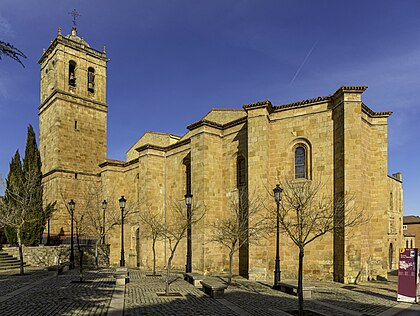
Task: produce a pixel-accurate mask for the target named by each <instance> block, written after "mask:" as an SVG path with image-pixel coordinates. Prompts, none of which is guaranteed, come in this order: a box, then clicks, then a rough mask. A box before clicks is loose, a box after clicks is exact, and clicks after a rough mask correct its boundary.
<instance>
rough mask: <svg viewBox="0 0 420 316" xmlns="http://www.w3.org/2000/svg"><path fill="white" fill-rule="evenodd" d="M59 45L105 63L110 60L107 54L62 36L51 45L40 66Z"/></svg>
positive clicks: (41, 59) (40, 60)
mask: <svg viewBox="0 0 420 316" xmlns="http://www.w3.org/2000/svg"><path fill="white" fill-rule="evenodd" d="M58 44H63V45H65V46H69V47H71V48H73V49H76V50H78V51H83V52H87V53H88V54H90V55H92V56H94V57H96V58H99V59H102V60H103V61H105V62H107V61H109V58H107V57H106V53H104V52H100V51H98V50H96V49H94V48H91V47H88V46H86V45H84V44H81V43H78V42H75V41H72V40H71V39H68V38H65V37H63V36H62V35H58V36H57V38H56V39H55V40H54V41H53V42H52V43H51V45H50V47H48V49H47V50H46V51H45V52H44V53H43V54H42V56H41V58H40V59H39V61H38V64H41V63H43V62H44V60H45V59H46V58H47V57H48V55H49V54H50V53H51V52H52V51H53V50H54V49H55V47H56V46H57V45H58Z"/></svg>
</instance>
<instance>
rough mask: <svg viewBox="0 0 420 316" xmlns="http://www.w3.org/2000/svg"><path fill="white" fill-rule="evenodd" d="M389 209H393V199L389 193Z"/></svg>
mask: <svg viewBox="0 0 420 316" xmlns="http://www.w3.org/2000/svg"><path fill="white" fill-rule="evenodd" d="M389 209H390V210H391V211H392V210H393V209H394V197H393V196H392V192H389Z"/></svg>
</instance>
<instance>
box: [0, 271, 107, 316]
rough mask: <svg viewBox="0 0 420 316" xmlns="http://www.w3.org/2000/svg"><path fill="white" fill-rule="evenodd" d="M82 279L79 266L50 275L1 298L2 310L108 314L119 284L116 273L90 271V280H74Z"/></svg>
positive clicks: (10, 313) (0, 305)
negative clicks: (31, 285)
mask: <svg viewBox="0 0 420 316" xmlns="http://www.w3.org/2000/svg"><path fill="white" fill-rule="evenodd" d="M15 278H19V277H15ZM78 279H79V274H78V271H76V270H71V271H69V272H66V273H65V274H62V275H60V276H57V277H53V278H46V279H44V280H45V281H44V282H39V283H38V284H36V286H33V287H31V288H29V289H28V290H27V291H23V292H21V293H19V294H18V295H15V296H13V297H11V298H10V299H8V300H6V301H3V302H1V303H0V311H1V314H2V315H51V316H52V315H63V316H64V315H106V313H107V309H108V305H109V302H110V300H111V297H112V293H113V290H114V284H115V281H114V279H113V277H112V274H111V273H107V272H102V273H99V272H86V273H85V280H89V281H91V282H90V283H72V281H76V280H78ZM9 294H10V293H9Z"/></svg>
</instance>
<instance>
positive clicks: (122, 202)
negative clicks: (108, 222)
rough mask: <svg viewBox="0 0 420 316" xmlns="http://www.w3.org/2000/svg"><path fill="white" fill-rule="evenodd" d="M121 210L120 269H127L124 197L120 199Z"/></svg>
mask: <svg viewBox="0 0 420 316" xmlns="http://www.w3.org/2000/svg"><path fill="white" fill-rule="evenodd" d="M119 202H120V208H121V259H120V267H125V260H124V208H125V202H127V200H126V199H124V195H123V196H121V198H120V199H119Z"/></svg>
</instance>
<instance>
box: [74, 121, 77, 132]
mask: <svg viewBox="0 0 420 316" xmlns="http://www.w3.org/2000/svg"><path fill="white" fill-rule="evenodd" d="M74 129H76V130H77V121H74Z"/></svg>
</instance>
